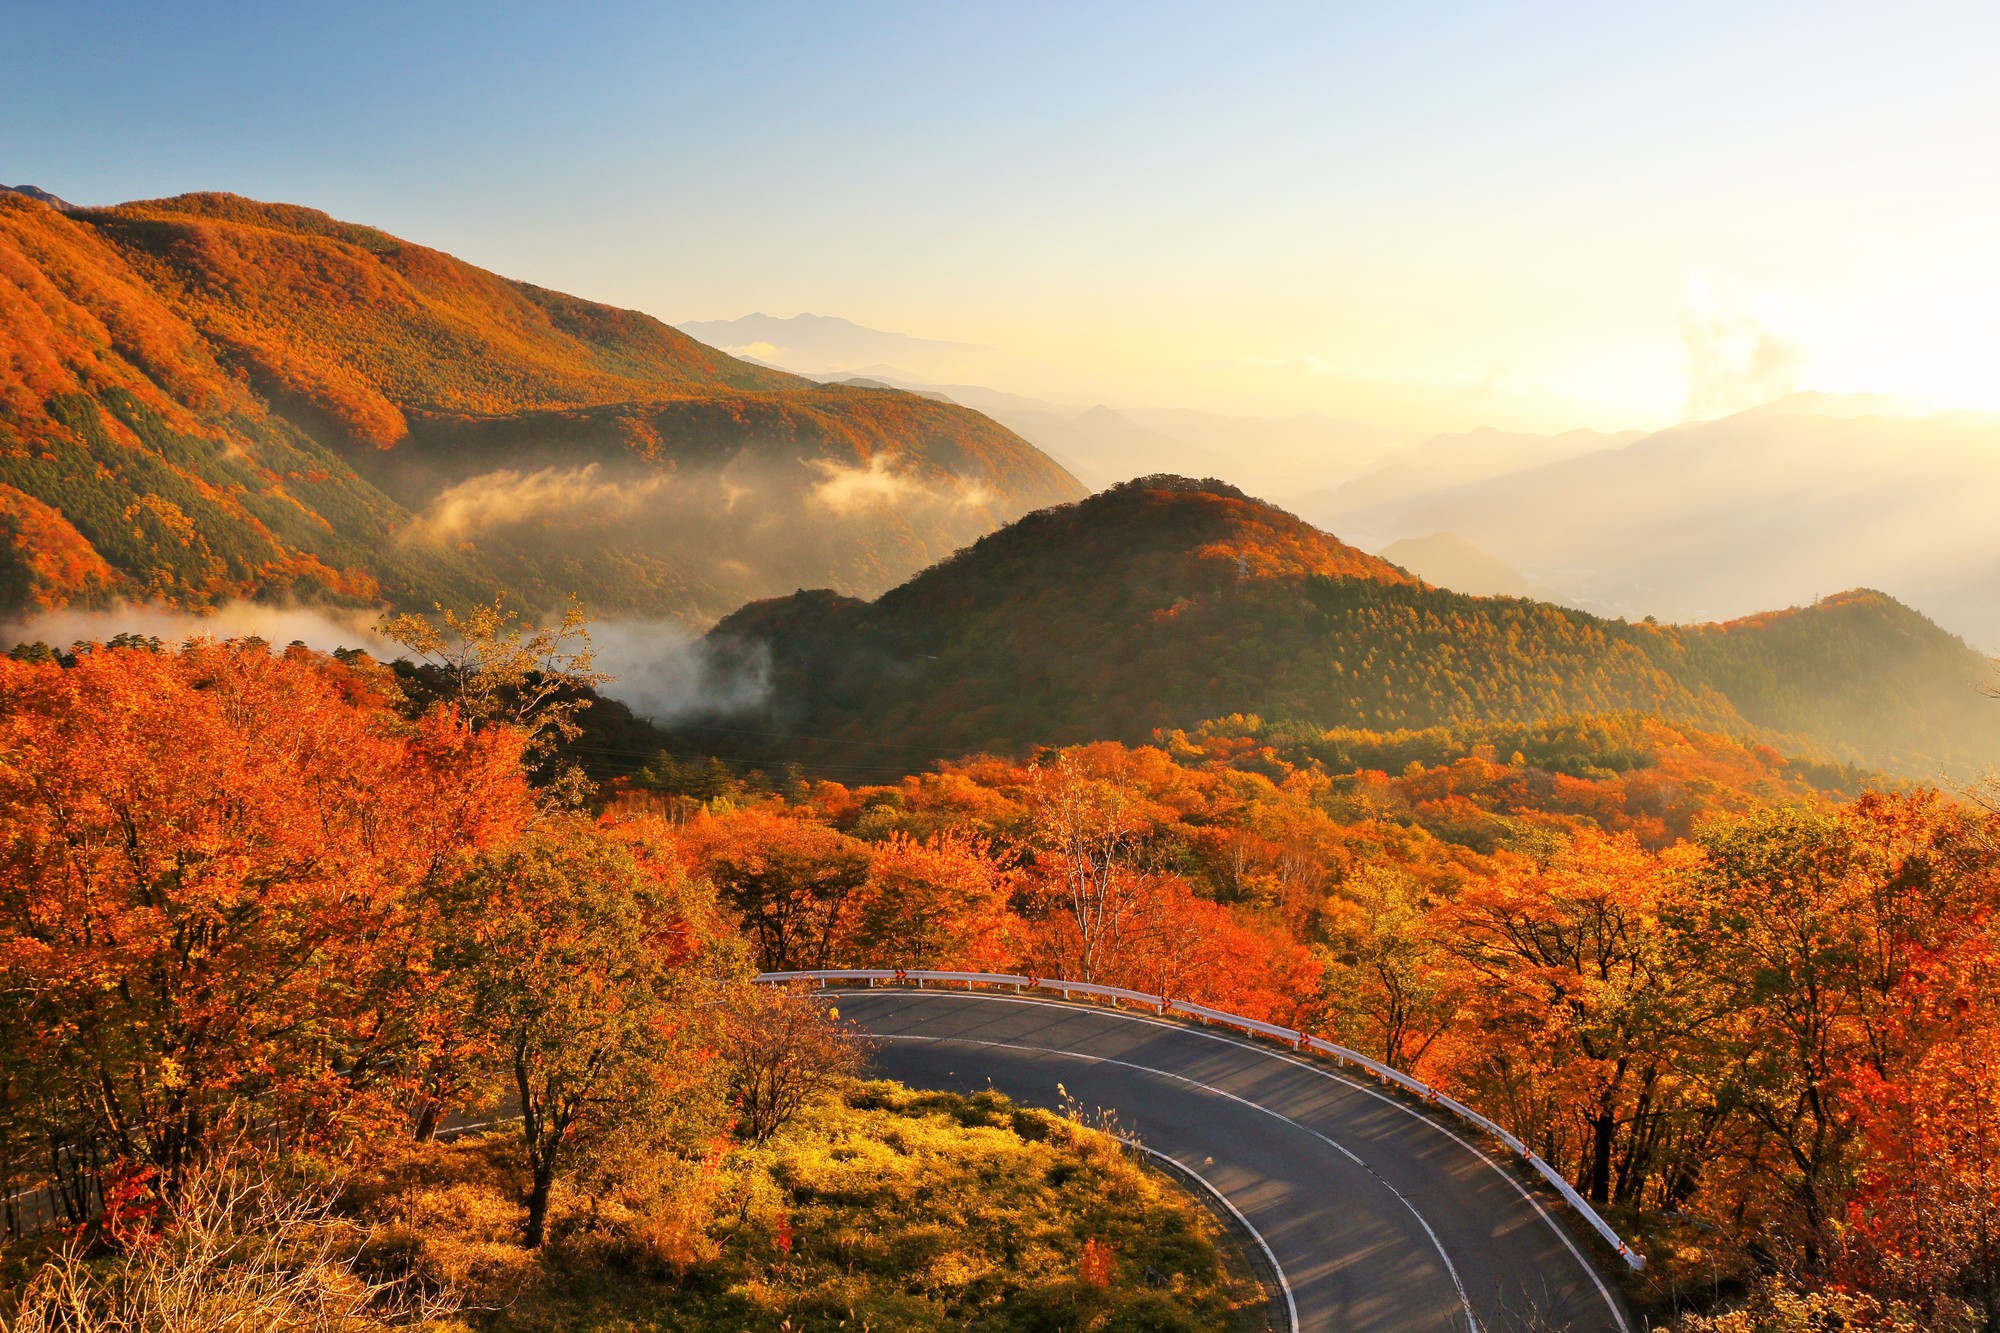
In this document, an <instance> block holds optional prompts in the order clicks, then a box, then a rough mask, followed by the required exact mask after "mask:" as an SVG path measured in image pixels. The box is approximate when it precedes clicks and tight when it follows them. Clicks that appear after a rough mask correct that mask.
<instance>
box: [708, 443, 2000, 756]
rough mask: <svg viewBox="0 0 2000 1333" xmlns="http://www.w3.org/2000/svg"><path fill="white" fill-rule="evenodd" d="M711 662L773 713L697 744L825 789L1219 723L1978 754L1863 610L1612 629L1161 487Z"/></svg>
mask: <svg viewBox="0 0 2000 1333" xmlns="http://www.w3.org/2000/svg"><path fill="white" fill-rule="evenodd" d="M710 642H711V644H712V645H713V646H714V647H715V649H716V658H717V663H718V665H717V669H718V670H742V669H745V666H746V664H749V665H754V666H756V667H758V668H760V669H761V668H767V669H768V671H769V672H770V680H771V690H770V694H769V698H768V702H767V703H766V705H765V706H764V709H763V711H762V712H761V713H760V714H755V715H737V716H734V717H730V718H723V719H717V721H716V726H715V728H714V729H711V730H708V731H705V732H696V733H693V734H692V736H691V738H692V739H693V740H695V741H697V742H698V743H700V744H702V745H703V746H705V747H706V748H710V749H724V750H732V751H733V752H735V753H739V754H743V755H746V756H750V757H756V758H760V759H763V760H766V761H770V760H774V759H780V758H797V759H801V760H803V761H805V762H807V763H808V764H814V763H817V764H820V765H822V766H824V767H826V769H827V771H842V770H846V771H856V772H860V771H871V772H882V771H886V770H888V769H892V768H895V767H897V766H899V765H900V766H904V767H909V766H917V765H921V763H922V762H924V761H925V760H926V759H929V758H937V757H943V756H949V755H955V754H961V753H966V752H969V751H975V750H987V751H993V752H1002V753H1022V752H1024V751H1025V750H1026V749H1028V748H1029V747H1032V746H1034V745H1039V744H1067V743H1074V742H1079V741H1085V740H1092V739H1101V738H1110V739H1118V740H1125V741H1140V740H1144V739H1146V738H1147V737H1149V736H1151V735H1153V734H1154V733H1155V732H1156V731H1158V730H1160V729H1163V728H1173V727H1187V726H1192V725H1194V724H1195V723H1197V722H1199V721H1201V720H1202V719H1204V718H1213V717H1219V716H1223V715H1226V714H1233V713H1244V714H1258V715H1261V716H1262V717H1264V718H1266V719H1273V720H1296V721H1300V722H1305V723H1311V724H1315V725H1318V726H1321V727H1351V728H1367V729H1375V730H1400V729H1412V728H1416V729H1421V728H1427V727H1458V726H1465V725H1470V724H1524V723H1535V722H1541V721H1547V720H1551V719H1557V718H1563V717H1567V716H1571V715H1576V714H1585V713H1604V712H1617V711H1627V710H1629V711H1636V712H1640V713H1646V714H1651V715H1654V716H1657V717H1660V718H1663V719H1666V720H1668V721H1670V722H1677V723H1684V724H1692V725H1697V726H1701V727H1704V728H1707V729H1710V730H1716V731H1722V732H1728V733H1732V734H1737V735H1743V736H1750V737H1757V738H1762V739H1765V740H1772V741H1781V742H1782V743H1783V745H1784V747H1785V748H1787V749H1788V750H1791V751H1793V752H1797V753H1801V754H1806V755H1813V756H1817V757H1820V758H1823V759H1834V760H1840V761H1844V762H1861V763H1866V764H1868V765H1870V766H1873V767H1878V768H1884V769H1891V770H1894V771H1898V772H1902V773H1907V774H1911V775H1915V776H1933V775H1935V774H1937V773H1938V772H1940V771H1946V770H1949V771H1954V772H1968V771H1977V770H1978V769H1980V768H1981V767H1982V766H1983V765H1985V764H1987V763H1989V762H1991V761H1993V760H1994V759H1995V758H2000V710H1996V709H1995V708H1994V707H1993V706H1992V705H1991V703H1990V702H1989V701H1988V700H1986V699H1985V698H1984V697H1983V696H1982V695H1981V694H1980V693H1979V689H1978V687H1979V685H1980V684H1981V683H1982V682H1983V681H1984V680H1985V679H1986V678H1987V672H1988V668H1987V665H1986V663H1985V662H1984V661H1983V659H1981V658H1980V657H1979V656H1978V655H1977V654H1976V653H1974V652H1973V651H1972V650H1971V649H1969V648H1968V647H1967V646H1966V645H1965V644H1964V643H1963V642H1961V641H1960V640H1958V639H1956V638H1954V637H1952V636H1951V635H1949V634H1946V633H1945V632H1943V631H1942V630H1940V629H1938V628H1937V627H1936V626H1935V625H1932V624H1931V623H1930V622H1929V621H1927V620H1925V619H1923V617H1921V616H1919V615H1917V614H1916V613H1915V612H1913V611H1910V610H1909V609H1908V608H1906V607H1902V606H1900V605H1898V604H1897V603H1895V602H1894V601H1893V600H1891V599H1889V598H1887V597H1883V596H1881V595H1879V594H1873V593H1854V594H1848V595H1845V596H1842V597H1839V598H1832V599H1828V600H1826V601H1824V602H1822V603H1820V604H1818V605H1816V606H1813V607H1809V608H1804V609H1797V610H1792V611H1788V612H1783V613H1779V614H1775V615H1770V616H1765V617H1759V618H1755V619H1752V620H1747V621H1740V622H1733V623H1731V624H1729V625H1723V626H1702V627H1695V628H1678V627H1672V626H1662V625H1655V624H1650V623H1627V622H1625V621H1622V620H1607V619H1603V618H1601V617H1598V616H1593V615H1590V614H1587V613H1585V612H1581V611H1576V610H1572V609H1568V608H1564V607H1559V606H1553V605H1549V604H1546V603H1541V602H1534V601H1528V600H1525V599H1519V598H1496V597H1484V598H1483V597H1469V596H1463V595H1460V594H1457V593H1450V592H1445V591H1443V590H1441V589H1436V588H1431V587H1429V586H1427V585H1425V584H1423V583H1422V582H1420V581H1419V580H1417V579H1415V578H1413V577H1411V576H1410V575H1408V574H1407V573H1405V572H1404V571H1402V570H1401V569H1398V568H1397V567H1395V566H1393V565H1389V564H1387V563H1386V562H1384V561H1381V560H1378V559H1376V558H1374V557H1371V556H1367V555H1364V554H1363V553H1361V552H1360V551H1357V550H1355V549H1353V548H1352V547H1348V546H1345V545H1343V544H1342V543H1340V542H1338V541H1336V540H1334V539H1333V538H1331V537H1329V536H1327V535H1326V534H1324V533H1321V532H1319V531H1317V530H1316V529H1314V528H1312V527H1310V526H1308V525H1307V524H1305V523H1303V522H1301V521H1299V520H1297V519H1295V518H1293V517H1292V516H1291V515H1289V514H1285V513H1283V512H1282V511H1280V510H1277V509H1274V508H1272V507H1271V506H1268V505H1265V504H1262V503H1260V502H1258V501H1255V500H1252V499H1249V498H1247V497H1245V496H1244V495H1242V494H1241V493H1240V492H1238V491H1236V490H1235V489H1234V488H1232V487H1230V486H1227V485H1225V484H1223V483H1220V482H1212V481H1211V482H1191V481H1187V480H1185V479H1181V478H1166V477H1155V478H1148V479H1144V480H1142V481H1138V482H1133V483H1128V484H1127V485H1124V486H1120V487H1117V488H1115V489H1114V490H1112V491H1109V492H1106V493H1104V494H1101V495H1098V496H1094V497H1092V498H1091V499H1089V500H1086V501H1084V502H1082V503H1080V504H1076V505H1072V506H1067V507H1063V508H1059V509H1055V510H1049V511H1044V512H1042V513H1037V514H1032V515H1029V516H1028V517H1027V518H1025V519H1023V520H1021V521H1020V522H1018V523H1016V524H1014V525H1012V526H1011V527H1009V528H1007V529H1005V530H1003V531H1001V532H997V533H995V534H993V535H991V536H989V537H986V538H984V539H982V540H981V541H980V542H978V543H977V544H975V545H973V546H972V547H970V548H968V549H967V550H965V551H962V552H960V553H959V554H958V555H956V556H954V557H952V558H951V559H950V560H947V561H944V562H942V563H940V564H938V565H936V566H934V567H932V568H931V569H928V570H926V571H925V572H924V573H923V574H921V575H920V576H918V577H917V578H915V579H912V580H911V581H910V582H909V583H907V584H904V585H903V586H901V587H899V588H896V589H894V590H893V591H891V592H889V593H887V594H885V595H883V596H882V597H881V598H879V599H878V600H876V601H874V602H872V603H869V602H862V601H859V600H857V599H853V598H845V597H840V596H836V595H834V594H832V593H827V592H802V593H798V594H795V595H793V596H791V597H787V598H781V599H778V600H776V601H771V602H765V603H761V604H757V605H753V606H749V607H745V608H744V609H743V610H742V611H740V612H738V613H736V614H735V615H732V616H730V617H729V618H728V619H726V620H724V621H723V622H722V623H721V624H720V625H718V626H717V627H716V629H715V630H714V631H713V632H712V634H711V636H710ZM745 733H753V734H745ZM773 734H775V735H778V736H780V737H781V738H782V739H778V740H773V739H771V738H770V737H771V736H772V735H773Z"/></svg>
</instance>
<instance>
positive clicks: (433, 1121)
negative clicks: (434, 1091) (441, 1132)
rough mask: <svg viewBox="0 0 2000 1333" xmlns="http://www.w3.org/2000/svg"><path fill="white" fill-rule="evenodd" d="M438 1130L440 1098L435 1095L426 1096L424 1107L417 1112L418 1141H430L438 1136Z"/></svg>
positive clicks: (416, 1132) (416, 1131)
mask: <svg viewBox="0 0 2000 1333" xmlns="http://www.w3.org/2000/svg"><path fill="white" fill-rule="evenodd" d="M437 1130H438V1100H437V1098H435V1097H426V1098H424V1109H423V1110H421V1111H419V1112H417V1127H416V1130H415V1134H416V1140H417V1142H418V1143H429V1142H430V1141H431V1140H432V1139H434V1138H436V1137H437Z"/></svg>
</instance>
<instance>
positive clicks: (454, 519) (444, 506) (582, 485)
mask: <svg viewBox="0 0 2000 1333" xmlns="http://www.w3.org/2000/svg"><path fill="white" fill-rule="evenodd" d="M670 480H671V478H670V477H669V476H668V475H667V474H666V473H664V472H662V473H657V474H655V475H652V476H648V477H640V478H636V479H634V480H630V481H612V480H607V479H606V478H605V477H604V475H603V468H602V467H601V466H600V465H599V464H596V463H592V464H590V465H588V466H587V467H580V468H554V467H548V468H543V469H541V470H540V471H539V472H527V473H523V472H516V471H514V470H513V469H511V468H502V469H500V470H499V471H496V472H488V473H484V474H482V475H480V476H477V477H472V478H470V479H468V480H466V481H462V482H459V483H458V484H457V485H456V486H452V487H448V488H447V489H445V490H444V491H442V492H440V493H439V494H438V496H437V498H436V499H434V500H432V501H431V503H430V505H429V506H428V507H427V508H426V509H425V510H424V512H423V514H422V515H421V516H420V517H419V518H418V520H417V526H416V528H415V529H414V532H415V535H417V536H419V537H423V538H426V539H428V540H430V541H438V542H459V541H465V540H466V539H468V538H470V537H472V536H474V535H476V534H478V533H480V532H484V531H487V530H489V529H492V528H497V527H505V526H508V525H511V524H515V523H523V522H526V521H528V520H531V519H539V518H554V517H561V516H569V515H586V516H589V517H593V518H607V517H618V516H621V515H623V514H627V513H630V512H631V511H632V510H634V509H636V508H637V507H638V506H639V505H640V504H641V503H643V502H644V501H645V500H647V499H648V498H650V497H652V496H653V495H656V494H658V493H659V492H660V491H661V490H663V489H664V488H665V487H666V486H667V484H668V483H669V481H670Z"/></svg>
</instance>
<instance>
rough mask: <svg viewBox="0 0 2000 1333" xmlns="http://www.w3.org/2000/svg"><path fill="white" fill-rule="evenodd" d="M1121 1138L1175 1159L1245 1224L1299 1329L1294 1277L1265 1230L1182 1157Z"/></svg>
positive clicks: (1294, 1331) (1294, 1330)
mask: <svg viewBox="0 0 2000 1333" xmlns="http://www.w3.org/2000/svg"><path fill="white" fill-rule="evenodd" d="M1119 1142H1120V1143H1123V1144H1124V1145H1125V1146H1126V1147H1128V1148H1137V1149H1138V1150H1139V1151H1140V1152H1142V1153H1145V1154H1146V1155H1147V1156H1149V1157H1157V1158H1159V1159H1160V1160H1161V1161H1163V1162H1172V1163H1173V1164H1174V1169H1175V1170H1177V1171H1179V1172H1181V1173H1182V1174H1184V1175H1187V1176H1191V1177H1193V1178H1194V1180H1195V1181H1196V1183H1198V1184H1199V1185H1200V1186H1201V1187H1202V1188H1203V1189H1205V1190H1207V1191H1208V1193H1209V1197H1210V1198H1212V1199H1214V1200H1215V1201H1216V1202H1217V1203H1219V1204H1221V1205H1222V1206H1223V1207H1224V1208H1227V1209H1228V1210H1229V1215H1230V1216H1231V1217H1233V1218H1235V1219H1236V1220H1237V1221H1238V1222H1240V1223H1241V1224H1242V1226H1243V1229H1244V1230H1245V1231H1247V1232H1249V1233H1250V1239H1252V1240H1254V1241H1256V1242H1257V1248H1258V1249H1260V1250H1262V1251H1263V1252H1264V1261H1265V1262H1266V1263H1268V1264H1270V1265H1271V1272H1272V1273H1273V1274H1275V1275H1276V1276H1277V1279H1278V1289H1279V1290H1280V1291H1282V1292H1284V1293H1285V1318H1286V1319H1287V1320H1289V1321H1290V1325H1289V1333H1299V1307H1298V1302H1296V1301H1294V1300H1293V1299H1292V1282H1291V1279H1290V1278H1288V1277H1286V1276H1285V1269H1284V1266H1283V1265H1282V1264H1280V1263H1279V1262H1278V1256H1277V1255H1275V1254H1273V1253H1271V1246H1270V1243H1269V1242H1267V1241H1266V1240H1265V1239H1264V1233H1263V1232H1261V1231H1259V1230H1257V1228H1256V1227H1253V1226H1251V1225H1250V1219H1249V1218H1247V1217H1245V1216H1244V1215H1243V1210H1242V1209H1241V1208H1238V1207H1237V1206H1236V1205H1235V1204H1233V1203H1231V1202H1230V1201H1229V1196H1228V1195H1227V1194H1224V1193H1223V1192H1222V1191H1221V1190H1219V1189H1217V1188H1216V1187H1215V1184H1214V1182H1212V1181H1210V1180H1209V1178H1208V1177H1207V1176H1204V1175H1203V1174H1202V1173H1201V1172H1199V1171H1197V1170H1195V1169H1194V1168H1193V1167H1191V1166H1189V1165H1188V1164H1187V1163H1186V1162H1183V1161H1182V1160H1181V1159H1180V1158H1178V1157H1174V1156H1172V1155H1170V1154H1168V1153H1163V1152H1161V1151H1160V1150H1159V1149H1158V1148H1148V1147H1147V1146H1146V1145H1145V1144H1143V1143H1141V1142H1139V1140H1137V1139H1127V1138H1121V1139H1119Z"/></svg>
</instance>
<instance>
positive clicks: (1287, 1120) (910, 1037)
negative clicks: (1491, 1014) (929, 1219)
mask: <svg viewBox="0 0 2000 1333" xmlns="http://www.w3.org/2000/svg"><path fill="white" fill-rule="evenodd" d="M874 1035H875V1040H877V1041H927V1042H930V1043H932V1044H933V1045H937V1046H984V1047H987V1048H988V1049H991V1050H999V1051H1023V1052H1026V1053H1027V1054H1029V1055H1053V1056H1055V1057H1056V1058H1058V1059H1061V1060H1082V1061H1085V1062H1087V1063H1090V1064H1100V1065H1117V1066H1118V1067H1119V1068H1121V1069H1130V1070H1134V1071H1135V1072H1137V1073H1141V1074H1155V1075H1157V1076H1159V1077H1160V1078H1165V1079H1172V1080H1173V1081H1174V1082H1176V1083H1185V1084H1187V1085H1188V1086H1189V1087H1191V1088H1200V1089H1201V1090H1202V1091H1203V1092H1212V1093H1214V1094H1215V1095H1216V1096H1218V1097H1222V1098H1225V1099H1227V1100H1229V1101H1232V1102H1235V1103H1236V1104H1238V1105H1239V1106H1247V1107H1249V1108H1250V1109H1251V1110H1253V1111H1262V1112H1263V1113H1264V1114H1265V1115H1267V1116H1270V1117H1271V1118H1272V1119H1273V1120H1277V1121H1281V1122H1282V1123H1284V1124H1287V1125H1290V1126H1291V1127H1292V1128H1293V1129H1296V1130H1298V1131H1299V1132H1300V1133H1301V1134H1306V1135H1310V1136H1311V1137H1313V1138H1316V1139H1318V1140H1319V1141H1320V1142H1321V1143H1324V1144H1325V1145H1326V1146H1327V1147H1329V1148H1332V1149H1333V1150H1334V1151H1335V1152H1338V1153H1340V1154H1341V1155H1342V1156H1343V1157H1346V1158H1347V1159H1348V1160H1349V1161H1351V1162H1353V1163H1354V1164H1355V1165H1356V1166H1358V1167H1360V1168H1361V1169H1362V1170H1363V1171H1366V1172H1367V1173H1368V1174H1369V1175H1370V1176H1372V1177H1373V1178H1374V1180H1375V1182H1376V1183H1377V1184H1379V1185H1381V1186H1382V1188H1383V1189H1385V1190H1388V1191H1389V1193H1391V1194H1393V1195H1395V1196H1396V1201H1397V1202H1398V1203H1400V1204H1402V1205H1403V1207H1405V1208H1407V1209H1409V1211H1410V1216H1411V1217H1414V1218H1416V1219H1417V1225H1418V1226H1420V1227H1422V1228H1423V1229H1424V1234H1425V1235H1426V1236H1429V1237H1430V1238H1431V1248H1433V1249H1435V1250H1436V1251H1437V1255H1438V1258H1439V1259H1440V1260H1441V1261H1443V1263H1444V1271H1445V1273H1446V1274H1447V1275H1448V1276H1449V1277H1450V1278H1451V1285H1452V1288H1453V1289H1454V1290H1455V1291H1457V1293H1458V1303H1459V1305H1460V1307H1461V1308H1463V1309H1464V1311H1465V1322H1466V1324H1467V1326H1468V1327H1470V1328H1471V1329H1472V1330H1473V1333H1478V1330H1479V1316H1478V1315H1476V1314H1474V1313H1473V1310H1472V1298H1471V1297H1469V1296H1467V1295H1466V1294H1465V1283H1464V1282H1462V1281H1460V1280H1459V1276H1458V1265H1457V1264H1454V1263H1453V1262H1452V1261H1451V1256H1450V1255H1449V1254H1447V1253H1445V1248H1444V1242H1443V1241H1441V1240H1439V1239H1438V1233H1437V1232H1435V1231H1433V1230H1431V1224H1430V1223H1429V1222H1428V1221H1426V1220H1425V1219H1424V1215H1423V1214H1422V1213H1421V1212H1418V1211H1417V1206H1416V1205H1415V1204H1413V1203H1411V1202H1410V1201H1409V1199H1408V1197H1406V1196H1405V1195H1404V1193H1403V1192H1402V1191H1401V1190H1399V1189H1397V1188H1396V1187H1395V1186H1394V1185H1391V1184H1390V1183H1389V1182H1388V1181H1386V1180H1384V1179H1383V1178H1382V1175H1381V1173H1380V1172H1378V1171H1376V1170H1375V1168H1374V1167H1372V1166H1370V1165H1368V1163H1366V1162H1364V1161H1362V1160H1361V1157H1360V1156H1359V1155H1358V1154H1357V1153H1356V1152H1355V1151H1354V1150H1353V1149H1352V1148H1349V1147H1348V1146H1347V1145H1346V1144H1344V1143H1341V1142H1338V1141H1337V1140H1335V1139H1331V1138H1328V1137H1327V1136H1326V1135H1324V1134H1322V1133H1320V1132H1319V1131H1318V1130H1316V1129H1314V1128H1313V1127H1312V1126H1310V1125H1302V1124H1300V1123H1299V1122H1298V1121H1296V1120H1294V1119H1292V1118H1291V1117H1290V1116H1288V1115H1286V1114H1285V1113H1284V1112H1283V1111H1274V1110H1272V1109H1271V1108H1270V1107H1268V1106H1262V1105H1259V1104H1258V1103H1256V1102H1253V1101H1251V1100H1250V1099H1249V1098H1248V1097H1240V1096H1238V1095H1237V1094H1235V1093H1233V1092H1229V1091H1227V1090H1226V1089H1223V1088H1218V1087H1215V1086H1214V1085H1213V1084H1209V1083H1203V1082H1202V1081H1201V1080H1200V1079H1198V1078H1189V1077H1188V1076H1187V1075H1186V1074H1176V1073H1173V1072H1172V1071H1171V1070H1166V1069H1155V1068H1153V1066H1151V1065H1139V1064H1133V1063H1132V1062H1131V1061H1130V1060H1118V1059H1114V1058H1113V1057H1111V1056H1108V1055H1086V1054H1084V1053H1083V1052H1082V1051H1059V1050H1056V1049H1055V1048H1054V1047H1051V1046H1022V1045H1018V1044H1016V1043H1014V1042H1007V1041H979V1040H976V1039H974V1038H971V1037H923V1036H918V1035H917V1034H916V1033H913V1032H896V1033H889V1034H883V1033H876V1034H874Z"/></svg>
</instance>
